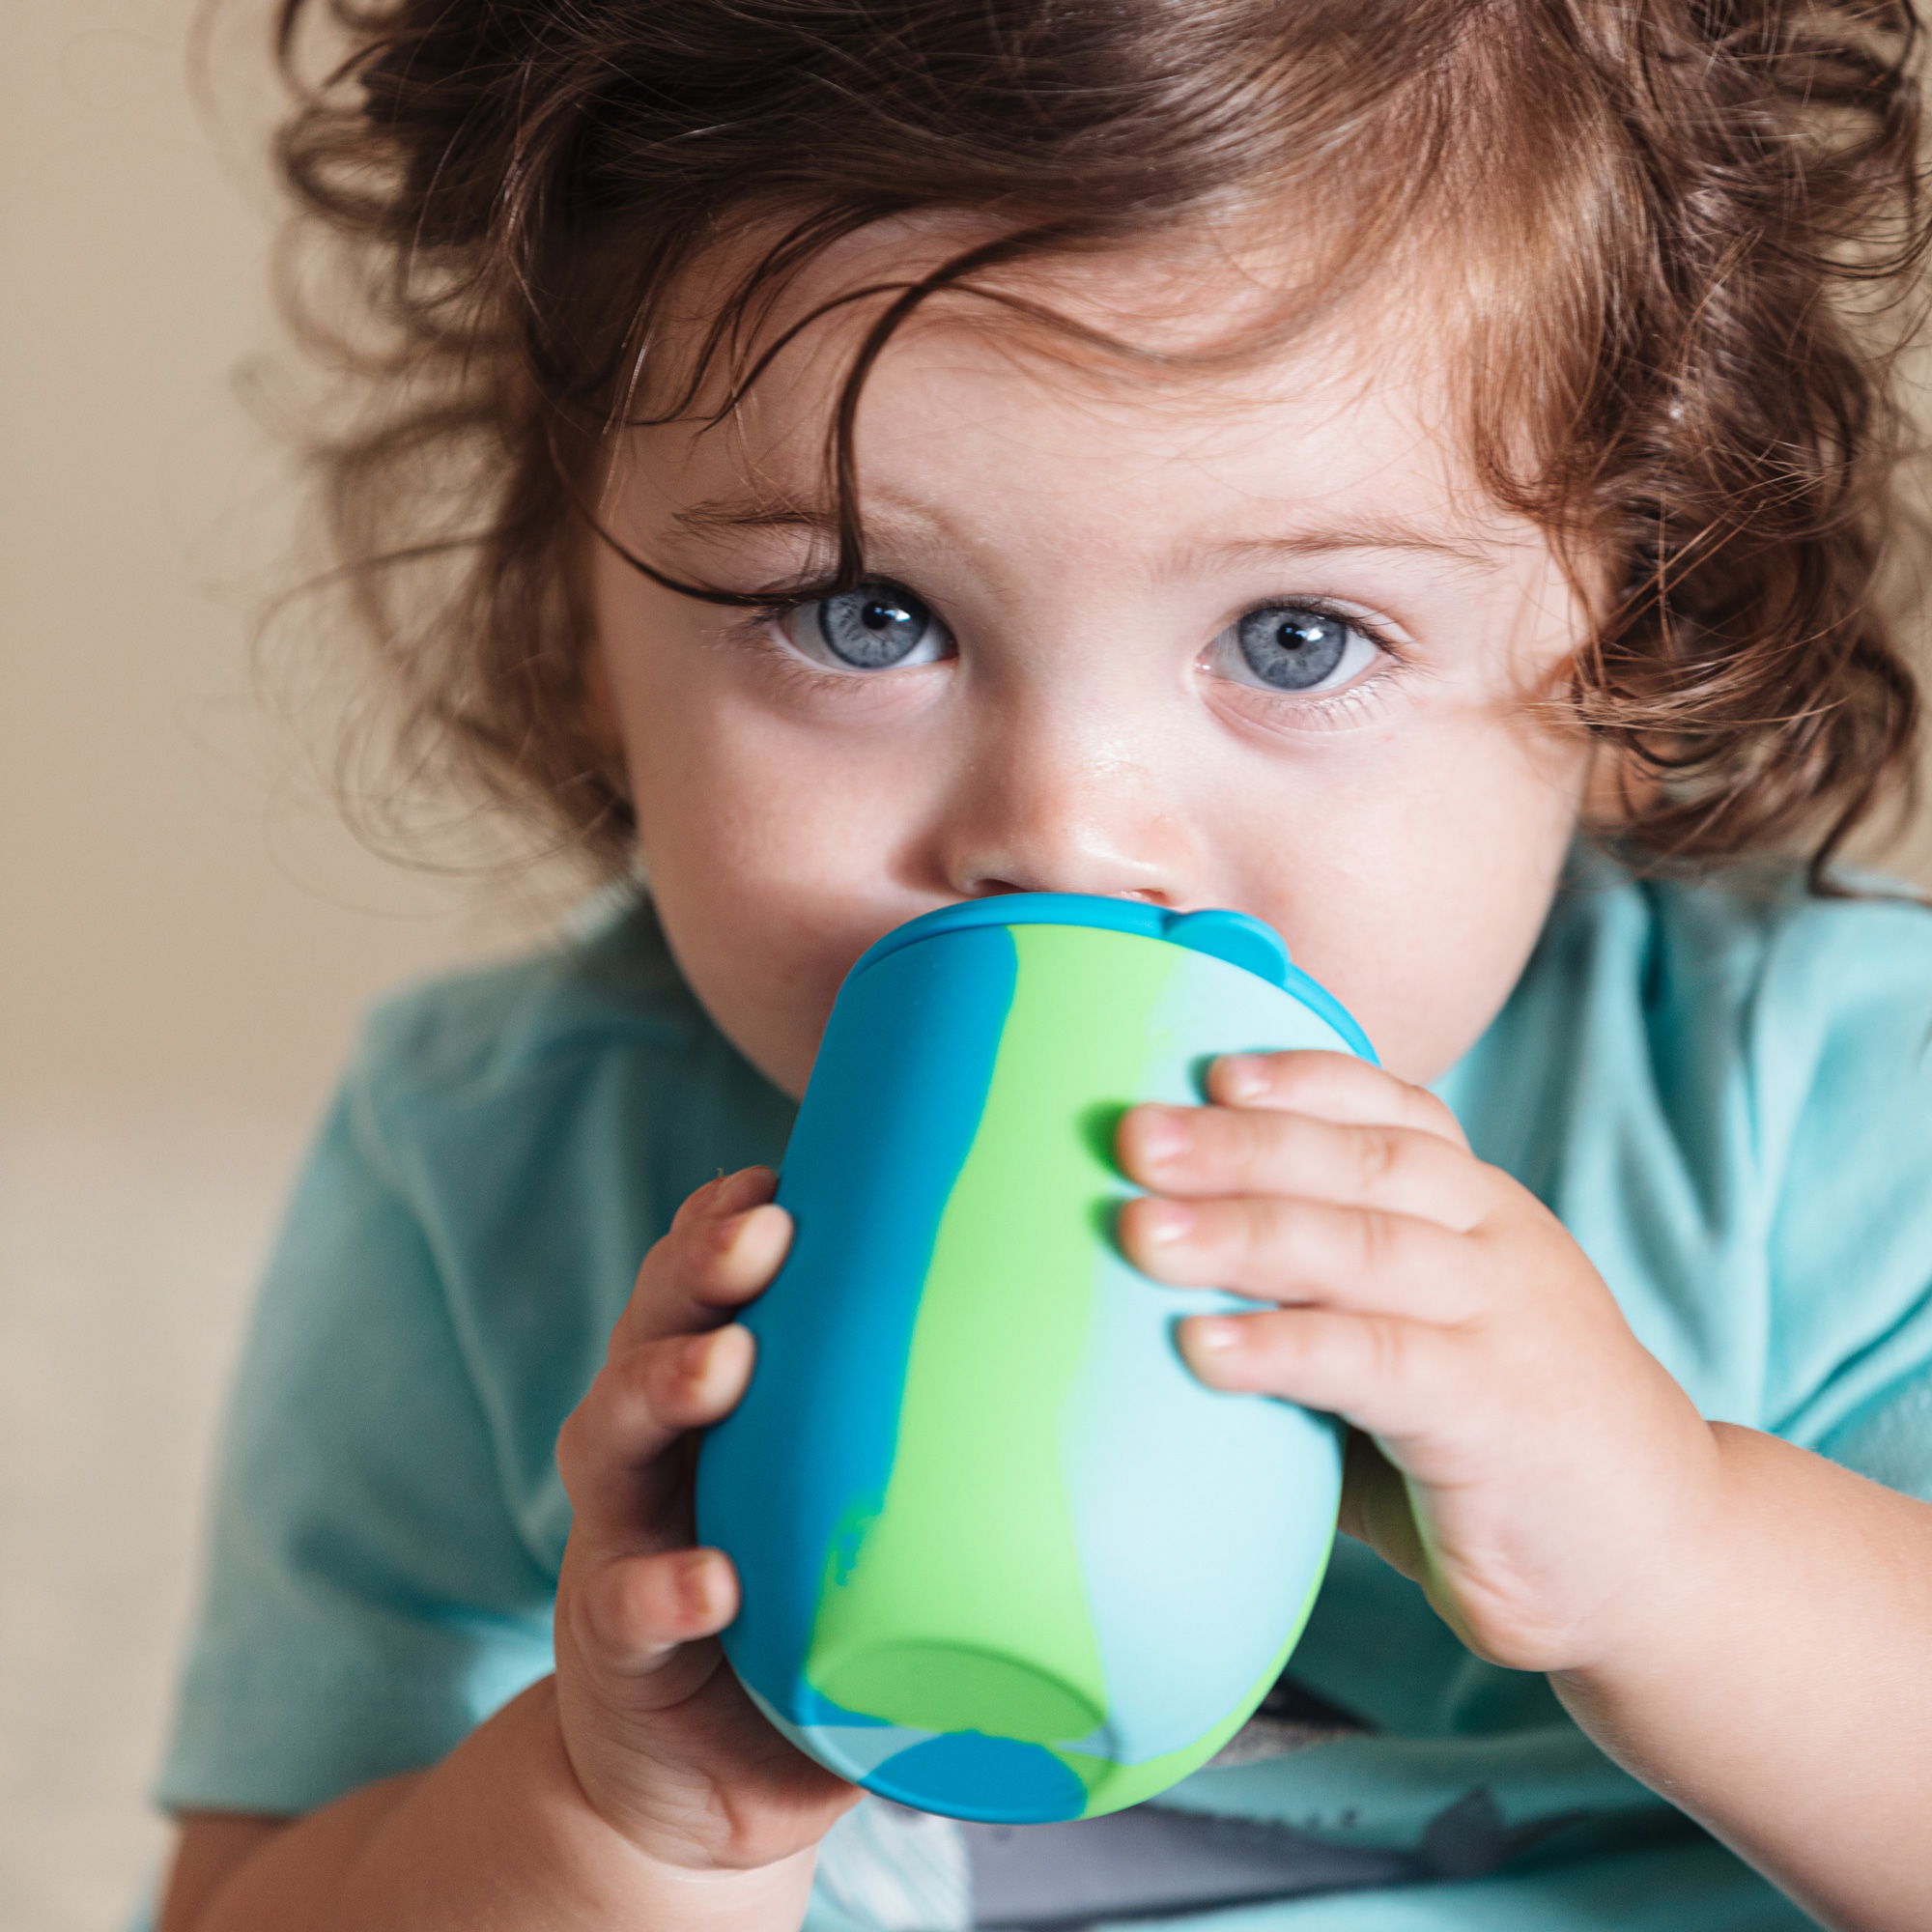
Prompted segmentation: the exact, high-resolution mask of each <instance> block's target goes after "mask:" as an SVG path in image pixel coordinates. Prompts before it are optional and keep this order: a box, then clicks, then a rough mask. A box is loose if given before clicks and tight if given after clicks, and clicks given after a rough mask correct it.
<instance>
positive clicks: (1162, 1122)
mask: <svg viewBox="0 0 1932 1932" xmlns="http://www.w3.org/2000/svg"><path fill="white" fill-rule="evenodd" d="M1190 1111H1191V1110H1190V1109H1186V1108H1181V1107H1143V1108H1142V1109H1141V1116H1140V1123H1139V1135H1140V1143H1141V1152H1142V1153H1143V1154H1144V1155H1145V1156H1146V1157H1147V1158H1148V1159H1149V1160H1152V1161H1165V1160H1172V1159H1174V1158H1175V1156H1176V1155H1177V1154H1182V1153H1185V1152H1186V1151H1187V1149H1188V1146H1189V1145H1190V1143H1191V1142H1192V1141H1193V1139H1194V1123H1193V1122H1191V1121H1190V1120H1189V1119H1188V1118H1187V1116H1188V1113H1189V1112H1190Z"/></svg>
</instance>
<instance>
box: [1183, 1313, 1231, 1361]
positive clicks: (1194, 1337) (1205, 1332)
mask: <svg viewBox="0 0 1932 1932" xmlns="http://www.w3.org/2000/svg"><path fill="white" fill-rule="evenodd" d="M1187 1339H1188V1340H1189V1341H1190V1342H1192V1343H1193V1344H1194V1346H1195V1347H1196V1348H1197V1349H1199V1350H1201V1352H1202V1353H1203V1354H1206V1355H1218V1354H1221V1353H1223V1352H1224V1351H1225V1350H1229V1349H1233V1348H1235V1347H1236V1346H1237V1345H1238V1344H1239V1342H1240V1339H1241V1326H1240V1323H1239V1322H1238V1321H1226V1320H1224V1319H1223V1318H1221V1317H1219V1316H1215V1315H1197V1316H1196V1317H1195V1318H1194V1319H1193V1320H1192V1321H1190V1322H1188V1324H1187Z"/></svg>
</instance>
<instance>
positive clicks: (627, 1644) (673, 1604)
mask: <svg viewBox="0 0 1932 1932" xmlns="http://www.w3.org/2000/svg"><path fill="white" fill-rule="evenodd" d="M570 1603H571V1617H572V1624H573V1631H572V1634H573V1635H574V1636H575V1637H576V1639H577V1642H578V1644H579V1647H580V1648H581V1650H582V1653H583V1654H584V1656H585V1658H586V1660H587V1661H589V1662H592V1663H594V1664H596V1665H598V1666H599V1667H601V1668H603V1669H606V1670H611V1671H614V1672H616V1673H618V1674H619V1675H623V1676H629V1677H640V1676H645V1675H648V1674H649V1673H650V1672H652V1671H654V1670H658V1669H661V1668H662V1667H663V1665H664V1664H665V1663H666V1662H668V1660H669V1659H670V1657H671V1656H672V1654H673V1653H674V1652H676V1651H677V1650H678V1649H680V1648H681V1647H682V1646H683V1645H685V1644H688V1643H695V1642H697V1641H699V1640H700V1639H702V1638H704V1637H708V1636H715V1635H716V1634H718V1632H720V1631H721V1630H723V1629H724V1628H725V1625H726V1624H728V1623H729V1622H730V1621H731V1619H732V1618H733V1617H735V1616H736V1615H737V1614H738V1577H737V1573H736V1572H735V1571H734V1570H733V1569H732V1567H731V1561H730V1558H729V1557H727V1556H726V1555H725V1552H724V1551H723V1550H721V1549H677V1550H670V1551H667V1552H665V1553H663V1554H660V1555H650V1556H625V1557H619V1558H616V1559H614V1560H612V1561H609V1562H604V1563H599V1564H596V1565H595V1566H593V1567H591V1568H590V1569H589V1570H588V1571H587V1572H586V1573H585V1574H584V1575H583V1576H582V1577H580V1579H579V1580H578V1583H577V1587H576V1589H575V1590H574V1591H573V1592H572V1593H571V1597H570Z"/></svg>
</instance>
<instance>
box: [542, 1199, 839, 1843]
mask: <svg viewBox="0 0 1932 1932" xmlns="http://www.w3.org/2000/svg"><path fill="white" fill-rule="evenodd" d="M776 1184H777V1182H776V1179H775V1177H774V1176H773V1175H772V1173H771V1171H770V1169H768V1168H762V1167H753V1168H746V1169H745V1170H743V1171H742V1172H740V1173H738V1174H734V1175H730V1176H726V1177H723V1178H721V1179H718V1180H715V1181H712V1182H711V1183H710V1184H709V1185H707V1186H704V1187H701V1188H699V1189H698V1190H697V1192H696V1194H694V1195H693V1196H692V1197H691V1198H690V1200H688V1201H687V1202H686V1203H685V1204H684V1206H683V1207H682V1208H679V1209H678V1212H677V1217H676V1219H675V1220H673V1221H672V1223H671V1226H670V1232H669V1233H668V1234H667V1235H666V1236H665V1237H664V1238H663V1239H662V1240H661V1241H659V1242H658V1244H657V1245H656V1246H655V1247H654V1248H652V1249H651V1251H650V1253H649V1254H648V1255H646V1256H645V1258H644V1264H643V1266H642V1267H641V1268H640V1269H639V1273H638V1284H637V1287H636V1289H635V1290H634V1291H633V1293H632V1295H631V1299H630V1303H629V1305H628V1306H627V1307H626V1308H625V1310H624V1313H623V1315H622V1316H621V1317H620V1318H619V1320H618V1322H617V1325H616V1328H615V1329H614V1330H613V1331H612V1334H611V1347H610V1352H609V1355H608V1357H607V1359H606V1363H605V1367H604V1369H603V1370H602V1372H601V1373H600V1374H599V1375H598V1377H597V1379H596V1380H595V1381H594V1382H593V1383H592V1384H591V1385H590V1389H589V1392H588V1393H587V1394H586V1395H585V1396H584V1398H583V1400H582V1403H580V1404H579V1405H578V1406H577V1408H576V1410H575V1412H574V1413H573V1414H572V1415H571V1416H570V1418H569V1420H568V1421H566V1422H565V1424H564V1426H563V1431H562V1434H561V1435H559V1437H558V1439H557V1452H556V1453H557V1465H558V1468H559V1469H560V1470H561V1472H562V1475H563V1481H564V1487H565V1488H566V1489H567V1490H568V1491H569V1492H570V1499H571V1502H572V1504H573V1506H574V1508H575V1520H574V1522H573V1526H572V1529H571V1533H570V1542H569V1545H568V1547H567V1548H566V1549H565V1551H564V1558H563V1571H562V1576H561V1577H560V1578H559V1581H558V1585H557V1598H556V1710H557V1716H558V1721H559V1722H560V1723H561V1725H562V1730H563V1744H564V1749H565V1751H566V1753H567V1755H568V1757H569V1760H570V1764H571V1768H572V1770H573V1771H574V1772H575V1774H576V1776H577V1779H578V1782H579V1783H580V1784H581V1785H582V1791H583V1795H584V1797H585V1798H586V1799H587V1800H588V1802H589V1803H590V1804H591V1805H592V1806H593V1807H594V1808H595V1810H596V1811H597V1812H598V1813H599V1814H600V1815H601V1816H602V1817H603V1818H604V1819H605V1821H606V1822H607V1823H609V1824H610V1825H611V1826H612V1827H613V1828H614V1829H615V1830H616V1831H617V1832H618V1833H621V1834H622V1835H623V1836H624V1837H625V1838H626V1839H628V1840H629V1841H630V1842H631V1843H632V1844H633V1845H635V1846H636V1847H637V1848H638V1849H639V1851H640V1852H643V1853H644V1854H645V1855H646V1856H648V1857H650V1858H652V1859H654V1860H657V1861H660V1862H661V1863H664V1864H668V1865H672V1866H677V1867H683V1868H686V1869H690V1870H693V1871H719V1870H738V1871H745V1870H750V1869H753V1868H755V1867H758V1866H762V1865H768V1864H772V1863H775V1862H776V1861H780V1860H781V1859H785V1858H788V1857H791V1856H792V1855H794V1854H796V1853H798V1852H801V1851H803V1850H805V1849H806V1848H808V1847H809V1846H811V1845H814V1844H816V1842H817V1841H818V1839H819V1838H821V1837H822V1836H823V1835H824V1833H826V1831H827V1830H828V1829H829V1828H830V1826H831V1825H832V1824H833V1823H834V1822H835V1821H836V1820H837V1819H838V1816H839V1814H840V1813H841V1812H843V1811H845V1810H846V1809H848V1808H849V1807H850V1806H851V1805H852V1804H855V1803H857V1801H858V1799H859V1797H860V1795H861V1794H860V1792H859V1790H858V1787H857V1786H855V1785H851V1784H848V1783H846V1782H845V1781H844V1780H843V1779H842V1778H839V1777H838V1776H834V1774H833V1773H831V1772H829V1771H826V1770H824V1769H823V1768H822V1767H820V1766H819V1765H817V1764H814V1763H813V1762H812V1761H811V1760H810V1758H808V1757H806V1756H805V1755H804V1754H803V1753H802V1752H800V1751H799V1750H797V1749H795V1748H794V1747H792V1746H791V1745H790V1744H789V1743H787V1742H786V1740H785V1739H784V1738H782V1737H781V1736H780V1734H779V1733H778V1732H777V1731H776V1730H774V1729H773V1728H772V1726H771V1725H770V1724H769V1723H767V1722H766V1721H765V1719H763V1718H762V1717H761V1716H760V1715H759V1713H758V1711H757V1708H756V1707H755V1706H754V1705H753V1703H752V1701H751V1699H750V1698H749V1697H748V1696H746V1694H745V1692H744V1690H743V1689H742V1688H741V1687H740V1685H739V1683H738V1680H737V1678H736V1677H735V1676H734V1675H733V1674H732V1672H731V1671H730V1669H729V1668H728V1667H727V1666H726V1664H725V1655H724V1652H723V1650H722V1649H721V1647H720V1645H719V1643H718V1640H717V1633H718V1632H719V1631H721V1630H723V1629H724V1628H725V1625H726V1624H728V1623H729V1622H730V1621H731V1619H732V1617H733V1616H735V1615H736V1614H737V1609H738V1580H737V1577H736V1574H735V1573H734V1571H733V1570H732V1568H731V1564H730V1561H729V1559H728V1558H726V1557H725V1555H724V1554H723V1552H722V1551H719V1550H716V1549H697V1548H693V1547H692V1544H693V1500H692V1477H693V1471H694V1468H695V1457H694V1454H693V1447H694V1444H693V1438H692V1436H691V1435H690V1433H689V1432H691V1431H693V1430H695V1429H701V1428H704V1427H705V1426H706V1425H708V1424H710V1423H713V1422H716V1421H718V1420H719V1419H720V1418H721V1417H722V1416H724V1415H726V1414H728V1413H729V1411H730V1410H731V1409H732V1408H733V1407H734V1406H736V1404H737V1402H738V1399H739V1397H740V1396H742V1395H743V1394H744V1391H745V1386H746V1383H747V1381H748V1380H749V1378H750V1376H751V1370H752V1353H753V1343H752V1337H751V1335H750V1334H749V1333H748V1332H747V1331H746V1330H745V1329H744V1328H742V1327H740V1326H738V1325H737V1324H736V1323H729V1324H728V1325H726V1324H727V1321H728V1316H729V1313H730V1311H731V1310H733V1309H736V1308H739V1307H741V1306H743V1305H744V1304H745V1303H746V1302H748V1301H750V1300H751V1299H752V1298H753V1296H754V1295H756V1294H757V1293H759V1291H760V1290H762V1289H763V1288H764V1287H765V1286H766V1284H767V1283H769V1282H770V1280H771V1279H772V1276H773V1275H774V1274H775V1273H776V1272H777V1270H778V1266H779V1264H780V1262H781V1261H782V1260H783V1258H784V1252H785V1249H786V1247H787V1245H788V1244H789V1242H790V1239H791V1218H790V1216H789V1215H787V1214H786V1213H785V1211H784V1209H783V1208H779V1207H776V1206H774V1205H772V1200H771V1197H772V1192H773V1189H774V1187H775V1186H776Z"/></svg>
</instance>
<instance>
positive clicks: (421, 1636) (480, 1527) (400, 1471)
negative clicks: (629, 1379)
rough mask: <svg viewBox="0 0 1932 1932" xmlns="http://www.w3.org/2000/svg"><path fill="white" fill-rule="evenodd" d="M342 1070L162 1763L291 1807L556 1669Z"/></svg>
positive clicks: (259, 1801) (458, 1368)
mask: <svg viewBox="0 0 1932 1932" xmlns="http://www.w3.org/2000/svg"><path fill="white" fill-rule="evenodd" d="M384 1170H385V1162H384V1152H383V1148H382V1144H381V1140H380V1136H379V1135H378V1132H377V1129H376V1126H375V1124H374V1122H373V1120H372V1118H371V1114H370V1109H369V1106H368V1104H367V1100H366V1095H365V1094H364V1092H363V1089H362V1087H361V1085H360V1083H358V1081H357V1079H356V1078H355V1076H354V1075H353V1074H352V1077H351V1079H350V1081H349V1083H348V1085H347V1086H346V1087H345V1089H344V1091H343V1094H341V1096H340V1097H339V1098H338V1099H337V1101H336V1103H335V1105H334V1107H333V1109H332V1111H331V1112H330V1114H329V1116H328V1118H327V1122H326V1123H325V1125H324V1127H323V1130H322V1132H321V1135H320V1137H319V1139H318V1141H317V1143H316V1145H315V1147H314V1149H313V1151H312V1153H311V1155H310V1158H309V1161H308V1164H307V1168H306V1170H305V1172H304V1173H303V1175H302V1177H301V1179H300V1181H299V1183H298V1187H297V1190H296V1193H295V1196H294V1199H293V1202H292V1204H291V1208H290V1211H289V1214H288V1216H287V1220H286V1224H285V1227H284V1230H283V1234H282V1236H281V1239H280V1242H279V1245H278V1247H277V1249H276V1251H275V1253H274V1255H273V1257H272V1259H271V1261H270V1266H269V1269H268V1273H267V1277H266V1280H265V1284H264V1289H263V1293H262V1296H261V1300H260V1303H259V1306H258V1308H257V1311H256V1316H255V1320H254V1324H253V1328H252V1332H251V1333H250V1335H249V1337H248V1340H247V1343H246V1345H245V1348H244V1351H243V1356H242V1360H241V1365H240V1370H239V1374H238V1378H237V1382H236V1393H235V1396H234V1399H233V1403H232V1407H231V1410H230V1413H229V1416H228V1421H227V1426H226V1431H225V1435H224V1440H223V1444H222V1448H221V1452H220V1459H219V1466H218V1470H217V1479H216V1488H215V1493H214V1501H213V1524H212V1549H211V1552H210V1557H211V1561H210V1566H209V1567H210V1576H211V1581H210V1584H209V1586H208V1590H207V1595H206V1599H205V1602H204V1604H203V1605H202V1609H201V1613H200V1619H199V1624H198V1627H197V1628H196V1630H195V1632H194V1635H193V1639H192V1643H191V1646H190V1650H189V1654H188V1660H187V1664H186V1668H185V1676H184V1682H183V1687H182V1691H181V1696H180V1701H179V1706H178V1711H177V1715H176V1719H175V1724H174V1730H173V1735H172V1740H171V1744H170V1747H169V1750H168V1752H167V1756H166V1758H165V1761H164V1766H163V1769H162V1772H161V1776H160V1778H159V1780H158V1787H157V1796H158V1799H159V1802H160V1803H161V1804H163V1805H165V1806H167V1807H169V1808H170V1809H174V1810H190V1809H211V1808H213V1809H234V1810H248V1811H265V1812H284V1813H293V1812H303V1811H307V1810H311V1809H313V1808H314V1807H316V1806H318V1805H320V1804H326V1803H327V1802H328V1801H329V1800H331V1799H333V1798H335V1797H337V1796H339V1795H340V1794H341V1793H343V1792H345V1791H347V1790H350V1789H352V1788H354V1787H355V1786H357V1785H360V1784H364V1783H367V1782H369V1781H370V1780H372V1779H375V1778H379V1777H384V1776H389V1775H391V1774H393V1773H395V1772H399V1771H404V1770H408V1769H412V1768H414V1767H417V1766H421V1765H424V1764H428V1763H431V1762H433V1761H434V1760H436V1759H437V1758H439V1757H440V1756H441V1755H442V1754H443V1753H444V1752H446V1751H447V1750H449V1749H450V1747H452V1746H454V1745H455V1744H456V1743H457V1742H458V1741H459V1740H460V1739H461V1738H462V1737H463V1736H464V1735H465V1733H466V1732H468V1731H469V1729H470V1728H471V1726H472V1725H474V1724H475V1723H477V1722H478V1721H480V1720H481V1719H483V1718H485V1717H487V1716H488V1715H489V1714H490V1713H491V1712H492V1711H494V1710H496V1709H497V1707H498V1706H499V1705H501V1704H502V1703H504V1702H505V1701H506V1700H507V1699H508V1698H509V1697H511V1696H513V1695H514V1694H515V1693H516V1692H517V1691H518V1690H521V1689H523V1688H524V1687H525V1686H526V1685H527V1684H528V1683H530V1682H532V1681H533V1680H534V1679H536V1678H537V1677H540V1676H541V1675H543V1674H544V1673H545V1672H546V1671H548V1670H549V1669H550V1668H551V1663H552V1651H551V1612H552V1605H553V1599H554V1586H555V1577H554V1574H553V1573H552V1572H551V1571H550V1570H549V1569H548V1568H547V1567H546V1565H545V1564H544V1562H543V1561H542V1560H540V1557H539V1555H538V1554H537V1553H536V1552H535V1551H533V1550H532V1549H531V1548H529V1547H528V1546H527V1545H526V1542H525V1541H524V1539H523V1538H522V1536H521V1535H520V1533H519V1531H518V1528H517V1525H516V1522H515V1520H514V1517H513V1514H512V1512H511V1510H510V1508H509V1506H508V1504H507V1502H506V1498H505V1493H504V1489H503V1485H502V1483H501V1481H500V1480H499V1478H498V1473H497V1448H496V1446H495V1445H494V1443H493V1440H492V1435H491V1432H490V1428H489V1426H488V1422H487V1419H486V1416H485V1413H484V1409H483V1406H482V1405H481V1403H480V1402H479V1400H478V1396H477V1392H476V1390H475V1388H474V1386H473V1385H472V1381H471V1378H470V1377H469V1374H468V1372H467V1370H466V1367H465V1361H464V1357H463V1354H462V1351H461V1350H460V1348H459V1346H458V1342H457V1337H456V1333H455V1330H454V1327H453V1324H452V1321H451V1317H450V1311H449V1308H448V1306H447V1302H446V1297H445V1296H444V1294H443V1293H442V1289H441V1284H440V1280H439V1275H438V1269H437V1266H436V1264H435V1261H434V1258H433V1255H432V1251H431V1248H430V1244H429V1242H428V1241H427V1239H426V1238H425V1236H424V1232H423V1230H422V1228H421V1226H420V1225H419V1224H418V1222H417V1220H416V1218H415V1217H414V1215H413V1214H412V1211H411V1209H410V1208H409V1207H408V1205H407V1204H406V1201H405V1198H404V1196H403V1194H402V1192H401V1191H400V1190H399V1189H398V1188H397V1187H396V1186H395V1185H393V1184H392V1177H390V1176H388V1175H387V1174H385V1171H384Z"/></svg>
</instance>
